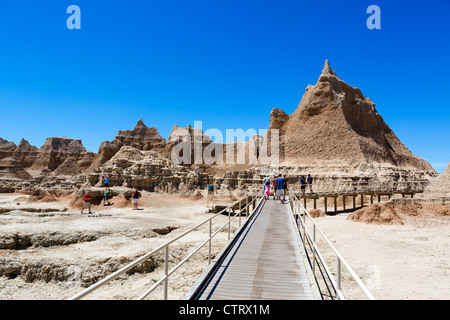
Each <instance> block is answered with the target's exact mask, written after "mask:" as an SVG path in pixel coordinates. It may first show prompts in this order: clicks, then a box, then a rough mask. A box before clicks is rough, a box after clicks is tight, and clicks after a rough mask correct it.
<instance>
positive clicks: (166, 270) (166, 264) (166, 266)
mask: <svg viewBox="0 0 450 320" xmlns="http://www.w3.org/2000/svg"><path fill="white" fill-rule="evenodd" d="M164 275H165V276H166V279H165V280H164V300H167V293H168V287H169V246H166V249H165V253H164Z"/></svg>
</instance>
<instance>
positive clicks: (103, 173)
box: [102, 170, 106, 183]
mask: <svg viewBox="0 0 450 320" xmlns="http://www.w3.org/2000/svg"><path fill="white" fill-rule="evenodd" d="M105 176H106V173H105V171H103V170H102V183H104V182H105Z"/></svg>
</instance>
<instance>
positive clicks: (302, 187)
mask: <svg viewBox="0 0 450 320" xmlns="http://www.w3.org/2000/svg"><path fill="white" fill-rule="evenodd" d="M305 189H306V179H305V177H304V176H302V177H301V178H300V191H301V192H302V195H305Z"/></svg>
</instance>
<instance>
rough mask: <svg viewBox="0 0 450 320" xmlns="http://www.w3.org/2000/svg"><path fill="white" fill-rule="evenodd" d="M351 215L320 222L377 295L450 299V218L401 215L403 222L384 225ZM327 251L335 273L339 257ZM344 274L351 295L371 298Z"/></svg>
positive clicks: (383, 298) (399, 298)
mask: <svg viewBox="0 0 450 320" xmlns="http://www.w3.org/2000/svg"><path fill="white" fill-rule="evenodd" d="M348 215H349V214H348V213H341V214H338V215H335V216H325V217H319V218H315V219H314V220H315V221H316V224H317V225H318V226H319V228H320V229H321V230H322V231H323V232H324V233H325V235H326V236H327V237H328V239H329V240H330V241H331V243H332V244H333V246H334V247H335V248H336V249H337V251H338V252H339V253H340V254H341V255H342V256H343V257H344V259H345V260H346V261H347V262H348V263H349V265H350V266H351V267H352V268H353V270H354V271H355V272H356V274H357V275H358V276H359V277H360V278H361V280H362V281H363V283H364V284H365V285H366V286H367V287H368V288H369V290H370V291H371V293H372V294H373V295H374V297H375V298H376V299H380V300H393V299H395V300H411V299H420V300H428V299H433V300H441V299H444V300H446V299H449V298H450V269H449V266H450V251H449V249H448V245H449V243H450V242H449V240H450V224H449V222H450V217H448V216H447V217H411V216H409V215H407V214H400V216H401V218H402V220H403V223H404V224H403V225H382V224H367V223H364V222H354V221H351V220H347V217H348ZM317 234H319V233H317ZM317 237H318V238H317V239H318V241H319V242H321V243H322V244H323V243H324V241H323V240H322V239H323V238H322V237H319V236H317ZM322 248H325V246H323V247H322ZM323 252H324V255H325V256H326V260H327V261H328V264H329V265H330V266H332V270H333V271H334V273H335V265H336V255H335V254H334V253H333V252H332V251H331V250H329V249H326V250H325V249H324V251H323ZM325 253H326V254H325ZM342 270H344V267H342ZM343 277H344V279H343V285H342V288H343V292H344V295H345V297H347V298H349V299H359V298H361V299H362V298H365V296H364V295H363V294H362V292H361V290H359V289H356V288H358V287H357V286H356V284H355V283H354V282H353V281H351V280H349V279H351V278H350V275H349V274H348V273H347V272H344V271H343Z"/></svg>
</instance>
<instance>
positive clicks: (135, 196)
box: [133, 189, 141, 210]
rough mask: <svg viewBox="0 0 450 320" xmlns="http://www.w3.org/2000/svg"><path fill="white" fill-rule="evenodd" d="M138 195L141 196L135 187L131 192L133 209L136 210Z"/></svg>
mask: <svg viewBox="0 0 450 320" xmlns="http://www.w3.org/2000/svg"><path fill="white" fill-rule="evenodd" d="M140 197H141V193H140V192H139V190H138V189H136V190H135V191H134V192H133V210H137V209H138V201H139V198H140Z"/></svg>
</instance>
